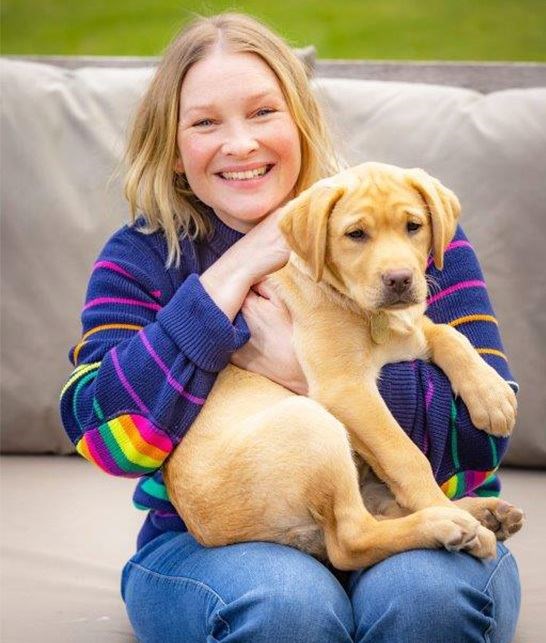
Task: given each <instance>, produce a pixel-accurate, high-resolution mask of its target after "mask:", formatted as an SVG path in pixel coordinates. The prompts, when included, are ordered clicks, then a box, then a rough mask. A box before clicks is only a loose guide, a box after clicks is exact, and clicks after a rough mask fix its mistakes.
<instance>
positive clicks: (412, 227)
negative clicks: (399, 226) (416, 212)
mask: <svg viewBox="0 0 546 643" xmlns="http://www.w3.org/2000/svg"><path fill="white" fill-rule="evenodd" d="M422 226H423V224H422V223H417V222H416V221H408V224H407V226H406V229H407V231H408V232H409V233H410V234H411V233H412V232H417V230H419V228H421V227H422Z"/></svg>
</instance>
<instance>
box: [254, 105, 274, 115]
mask: <svg viewBox="0 0 546 643" xmlns="http://www.w3.org/2000/svg"><path fill="white" fill-rule="evenodd" d="M274 111H275V110H274V109H272V108H271V107H262V108H261V109H259V110H258V111H257V112H256V116H267V115H268V114H273V112H274Z"/></svg>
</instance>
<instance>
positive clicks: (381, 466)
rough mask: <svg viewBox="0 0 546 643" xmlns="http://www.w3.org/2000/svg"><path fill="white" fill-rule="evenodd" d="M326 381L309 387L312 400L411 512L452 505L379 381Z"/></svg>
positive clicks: (343, 377)
mask: <svg viewBox="0 0 546 643" xmlns="http://www.w3.org/2000/svg"><path fill="white" fill-rule="evenodd" d="M332 375H333V377H332V379H330V378H328V381H327V382H320V379H319V380H314V381H312V382H310V396H311V397H313V398H314V399H315V400H317V401H318V402H320V403H321V404H322V405H323V406H324V407H326V408H327V409H328V410H329V411H330V413H332V414H333V415H334V416H335V417H336V418H338V419H339V420H340V421H341V422H342V423H343V424H344V425H345V427H346V429H347V430H348V432H349V436H350V440H351V446H352V447H353V449H354V450H355V451H356V452H357V453H358V454H359V455H360V456H361V457H362V458H363V459H364V460H365V461H366V462H367V463H368V464H369V465H370V466H371V467H372V469H373V470H374V472H375V473H376V475H377V476H378V477H379V478H381V479H382V480H383V481H384V482H385V483H386V484H387V485H388V486H389V488H390V489H391V491H392V492H393V494H394V495H395V497H396V499H397V501H398V502H399V503H400V504H401V505H402V506H404V507H405V508H407V509H409V510H410V511H418V510H419V509H424V508H426V507H431V506H450V505H451V502H450V501H449V500H448V499H447V498H446V496H445V495H444V494H443V492H442V491H441V489H440V488H439V486H438V484H437V483H436V481H435V480H434V476H433V473H432V469H431V467H430V463H429V461H428V460H427V458H426V457H425V456H424V455H423V453H422V452H421V451H420V450H419V448H418V447H417V446H416V445H415V444H414V443H413V442H412V440H411V439H410V438H409V437H408V436H407V435H406V433H405V432H404V431H403V429H402V428H401V427H400V426H399V425H398V423H397V422H396V420H395V419H394V417H393V416H392V414H391V412H390V411H389V409H388V407H387V405H386V404H385V402H384V401H383V399H382V397H381V395H380V393H379V391H378V389H377V386H376V384H375V381H374V380H372V379H370V380H369V381H368V382H365V381H363V378H362V373H360V376H358V374H357V373H351V370H350V369H348V368H347V366H345V368H344V369H343V373H341V372H340V373H339V374H337V375H335V374H332Z"/></svg>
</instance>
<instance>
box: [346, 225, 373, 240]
mask: <svg viewBox="0 0 546 643" xmlns="http://www.w3.org/2000/svg"><path fill="white" fill-rule="evenodd" d="M345 236H346V237H349V238H350V239H356V240H357V241H363V240H364V239H365V238H366V237H367V236H368V235H367V234H366V233H365V232H364V230H361V229H360V228H358V229H357V230H351V232H347V234H346V235H345Z"/></svg>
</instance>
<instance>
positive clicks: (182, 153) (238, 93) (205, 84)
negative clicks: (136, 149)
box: [175, 47, 301, 232]
mask: <svg viewBox="0 0 546 643" xmlns="http://www.w3.org/2000/svg"><path fill="white" fill-rule="evenodd" d="M177 146H178V154H179V160H178V161H177V163H176V166H175V169H176V171H177V172H184V173H185V175H186V178H187V180H188V183H189V185H190V188H191V189H192V191H193V193H194V194H195V195H196V196H197V197H198V198H199V199H200V200H201V201H202V202H203V203H205V204H207V205H208V206H210V207H211V208H212V209H213V210H214V212H215V213H216V215H217V216H218V217H219V218H220V219H221V220H222V221H223V222H224V223H225V224H226V225H228V226H230V227H231V228H234V229H235V230H239V231H240V232H247V231H248V230H250V229H251V228H252V227H253V226H254V225H256V223H258V222H259V221H261V220H262V219H263V218H264V217H266V216H267V215H268V214H270V213H271V212H272V211H273V210H275V209H276V208H277V207H279V206H280V205H282V204H283V203H285V202H286V201H287V200H288V199H289V198H291V197H292V196H293V190H294V186H295V184H296V181H297V179H298V176H299V173H300V168H301V150H300V138H299V132H298V129H297V127H296V124H295V122H294V119H293V118H292V115H291V113H290V111H289V109H288V106H287V104H286V101H285V99H284V96H283V93H282V90H281V87H280V85H279V81H278V80H277V77H276V76H275V74H274V73H273V71H272V70H271V69H270V67H269V66H268V65H267V64H266V63H265V62H264V61H263V60H262V59H261V58H260V57H259V56H257V55H255V54H249V53H229V52H226V51H225V50H222V49H220V48H219V47H216V48H215V49H213V50H212V52H211V53H210V54H209V55H207V56H206V57H205V58H203V59H202V60H200V61H199V62H197V63H195V64H194V65H193V66H192V67H191V68H190V69H189V71H188V73H187V74H186V76H185V78H184V81H183V83H182V88H181V92H180V109H179V125H178V132H177Z"/></svg>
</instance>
